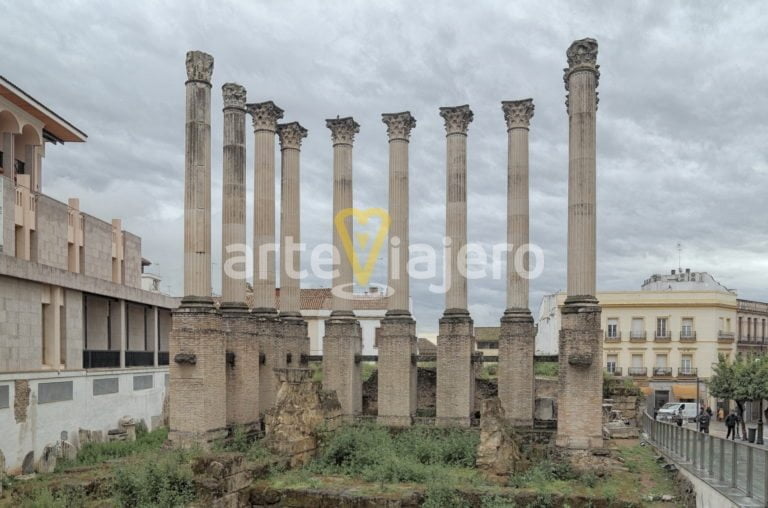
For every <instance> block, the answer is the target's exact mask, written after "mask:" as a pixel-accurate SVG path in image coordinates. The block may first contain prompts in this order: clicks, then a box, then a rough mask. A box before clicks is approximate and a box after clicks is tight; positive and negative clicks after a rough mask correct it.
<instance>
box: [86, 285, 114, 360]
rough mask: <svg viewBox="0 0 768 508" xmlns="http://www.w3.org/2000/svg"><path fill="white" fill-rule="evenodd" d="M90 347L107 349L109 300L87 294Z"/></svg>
mask: <svg viewBox="0 0 768 508" xmlns="http://www.w3.org/2000/svg"><path fill="white" fill-rule="evenodd" d="M85 298H86V300H87V301H86V305H87V306H88V310H87V319H88V323H87V325H86V326H87V328H88V344H87V346H88V349H94V350H106V349H107V345H108V344H107V323H108V318H107V316H109V300H107V299H106V298H101V297H99V296H94V295H86V296H85Z"/></svg>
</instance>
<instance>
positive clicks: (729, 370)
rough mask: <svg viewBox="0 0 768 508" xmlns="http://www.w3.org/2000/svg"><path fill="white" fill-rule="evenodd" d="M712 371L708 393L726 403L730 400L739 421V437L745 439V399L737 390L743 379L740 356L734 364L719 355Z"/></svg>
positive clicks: (742, 365) (742, 364) (742, 363)
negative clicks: (732, 402)
mask: <svg viewBox="0 0 768 508" xmlns="http://www.w3.org/2000/svg"><path fill="white" fill-rule="evenodd" d="M712 370H713V371H714V373H713V374H712V377H711V378H710V380H709V382H708V383H707V385H708V386H709V393H710V394H711V395H713V396H714V397H716V398H718V399H722V400H724V401H726V402H729V401H731V400H732V401H734V402H735V403H736V408H737V412H738V414H739V419H740V420H741V431H742V434H741V435H742V437H745V438H746V434H747V426H746V424H745V423H744V402H746V399H743V398H741V397H742V396H743V395H744V394H743V392H742V391H741V390H737V388H738V383H739V382H740V379H741V378H742V377H743V372H742V371H743V370H744V362H743V360H742V358H741V356H737V357H736V360H735V361H734V362H729V361H728V359H727V358H726V357H725V355H723V354H720V355H718V358H717V365H715V366H714V367H713V369H712Z"/></svg>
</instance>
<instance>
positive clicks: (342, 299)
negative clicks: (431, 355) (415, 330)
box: [323, 117, 363, 419]
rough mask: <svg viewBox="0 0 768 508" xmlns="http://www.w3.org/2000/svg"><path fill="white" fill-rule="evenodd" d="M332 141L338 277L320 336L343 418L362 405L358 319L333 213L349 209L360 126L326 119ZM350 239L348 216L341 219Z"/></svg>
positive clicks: (327, 383) (326, 375)
mask: <svg viewBox="0 0 768 508" xmlns="http://www.w3.org/2000/svg"><path fill="white" fill-rule="evenodd" d="M325 123H326V126H327V127H328V128H329V129H330V130H331V140H332V141H333V218H334V221H333V222H334V223H333V246H334V248H335V249H336V250H337V251H338V254H339V264H338V272H339V275H338V277H335V278H334V280H333V303H332V308H333V310H332V312H331V317H330V318H329V319H328V320H326V322H325V337H324V338H323V387H324V388H325V389H326V390H335V391H336V395H337V397H338V399H339V402H340V403H341V407H342V414H343V415H344V416H345V418H347V419H349V418H350V417H352V416H354V415H356V414H359V413H360V411H362V407H363V394H362V391H363V390H362V374H361V372H360V362H359V361H358V358H357V357H358V356H359V355H360V354H362V351H363V337H362V330H361V328H360V322H359V321H357V320H356V319H355V313H354V312H353V311H352V289H353V271H352V260H351V259H350V256H349V255H348V254H351V253H347V252H345V251H344V247H343V242H342V235H343V234H344V232H342V231H340V230H339V229H338V228H337V227H336V220H335V219H336V216H337V215H338V214H339V213H341V212H344V211H345V210H349V209H351V208H352V143H353V142H354V139H355V134H357V133H358V132H359V131H360V125H358V123H357V122H355V120H354V119H352V118H351V117H347V118H334V119H330V120H326V122H325ZM344 224H345V227H346V230H347V234H348V235H349V237H350V238H354V235H353V228H352V217H351V215H350V216H349V217H348V218H347V219H346V220H345V221H344Z"/></svg>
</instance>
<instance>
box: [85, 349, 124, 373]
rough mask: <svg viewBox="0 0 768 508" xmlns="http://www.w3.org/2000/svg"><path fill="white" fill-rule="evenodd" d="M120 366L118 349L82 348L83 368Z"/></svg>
mask: <svg viewBox="0 0 768 508" xmlns="http://www.w3.org/2000/svg"><path fill="white" fill-rule="evenodd" d="M110 367H120V351H114V350H97V349H84V350H83V368H84V369H105V368H110Z"/></svg>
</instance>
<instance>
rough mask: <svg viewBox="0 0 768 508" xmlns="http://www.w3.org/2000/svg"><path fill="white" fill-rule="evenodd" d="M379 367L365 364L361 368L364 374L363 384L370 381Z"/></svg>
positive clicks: (371, 363)
mask: <svg viewBox="0 0 768 508" xmlns="http://www.w3.org/2000/svg"><path fill="white" fill-rule="evenodd" d="M376 369H377V366H376V364H375V363H374V362H363V363H362V364H361V366H360V372H361V373H362V378H363V382H366V381H368V380H369V379H370V378H371V376H372V375H373V373H374V372H376Z"/></svg>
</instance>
